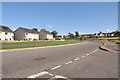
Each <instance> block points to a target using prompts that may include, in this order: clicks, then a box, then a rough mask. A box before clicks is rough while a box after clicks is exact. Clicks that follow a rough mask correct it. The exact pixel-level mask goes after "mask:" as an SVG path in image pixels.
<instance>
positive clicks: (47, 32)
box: [41, 29, 51, 34]
mask: <svg viewBox="0 0 120 80" xmlns="http://www.w3.org/2000/svg"><path fill="white" fill-rule="evenodd" d="M41 31H43V32H45V33H46V34H51V33H50V32H49V31H47V30H45V29H41Z"/></svg>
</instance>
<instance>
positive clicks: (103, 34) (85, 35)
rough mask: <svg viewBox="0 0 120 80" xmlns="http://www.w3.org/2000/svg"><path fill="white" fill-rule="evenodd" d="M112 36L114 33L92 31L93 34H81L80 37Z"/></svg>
mask: <svg viewBox="0 0 120 80" xmlns="http://www.w3.org/2000/svg"><path fill="white" fill-rule="evenodd" d="M83 36H84V37H114V36H115V33H102V32H100V33H94V34H82V35H80V37H83Z"/></svg>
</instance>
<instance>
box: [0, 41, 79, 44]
mask: <svg viewBox="0 0 120 80" xmlns="http://www.w3.org/2000/svg"><path fill="white" fill-rule="evenodd" d="M71 41H77V40H65V41H26V42H3V43H0V44H2V45H11V44H34V43H59V42H71Z"/></svg>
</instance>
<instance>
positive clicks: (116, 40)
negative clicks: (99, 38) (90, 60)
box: [107, 39, 120, 42]
mask: <svg viewBox="0 0 120 80" xmlns="http://www.w3.org/2000/svg"><path fill="white" fill-rule="evenodd" d="M107 41H109V42H118V41H120V40H118V39H108V40H107Z"/></svg>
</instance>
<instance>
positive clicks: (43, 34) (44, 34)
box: [39, 29, 53, 40]
mask: <svg viewBox="0 0 120 80" xmlns="http://www.w3.org/2000/svg"><path fill="white" fill-rule="evenodd" d="M39 39H40V40H52V39H53V34H51V33H50V32H49V31H46V30H45V29H41V31H40V32H39Z"/></svg>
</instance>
